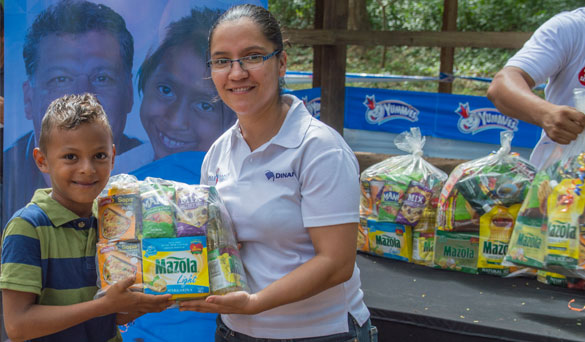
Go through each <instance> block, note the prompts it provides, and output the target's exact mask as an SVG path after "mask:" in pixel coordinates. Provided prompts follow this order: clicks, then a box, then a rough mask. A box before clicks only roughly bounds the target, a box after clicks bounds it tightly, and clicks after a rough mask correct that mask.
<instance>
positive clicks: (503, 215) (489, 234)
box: [477, 204, 519, 276]
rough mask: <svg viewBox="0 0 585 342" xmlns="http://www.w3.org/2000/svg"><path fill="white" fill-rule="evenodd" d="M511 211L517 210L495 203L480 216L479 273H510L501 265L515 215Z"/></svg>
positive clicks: (503, 274) (506, 251)
mask: <svg viewBox="0 0 585 342" xmlns="http://www.w3.org/2000/svg"><path fill="white" fill-rule="evenodd" d="M515 206H519V204H515ZM513 212H517V210H514V209H513V210H508V208H506V207H504V206H500V205H497V206H495V207H493V208H492V210H490V211H489V212H487V213H485V214H484V215H482V216H481V218H480V223H479V255H478V262H477V267H478V271H479V273H483V274H491V275H497V276H506V275H508V274H509V273H510V269H509V268H508V267H505V266H502V261H503V260H504V258H505V256H506V254H507V253H508V243H509V242H510V235H511V234H512V230H513V228H514V220H515V219H516V217H515V216H514V214H513Z"/></svg>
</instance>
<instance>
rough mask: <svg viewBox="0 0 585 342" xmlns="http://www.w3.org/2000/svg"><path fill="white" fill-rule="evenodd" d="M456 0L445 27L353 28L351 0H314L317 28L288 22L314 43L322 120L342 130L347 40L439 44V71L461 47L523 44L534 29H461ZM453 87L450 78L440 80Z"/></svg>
mask: <svg viewBox="0 0 585 342" xmlns="http://www.w3.org/2000/svg"><path fill="white" fill-rule="evenodd" d="M457 2H458V1H457V0H444V10H445V11H444V13H443V26H442V31H418V32H413V31H349V30H347V16H348V10H349V9H348V0H315V22H314V27H315V29H314V30H299V29H294V28H284V36H285V38H287V39H288V40H289V42H290V43H291V44H298V45H304V46H313V87H321V120H322V121H323V122H325V123H327V124H328V125H330V126H331V127H333V128H334V129H336V130H337V131H338V132H340V133H342V134H343V114H344V100H345V71H346V50H347V45H358V46H377V45H382V46H426V47H440V48H441V66H440V72H443V73H447V74H452V73H453V65H454V52H453V51H454V49H455V48H458V47H477V48H506V49H519V48H521V47H522V45H523V44H524V42H525V41H526V40H528V38H529V37H530V35H531V34H532V32H458V31H456V20H457ZM438 91H439V92H442V93H451V83H449V82H439V88H438Z"/></svg>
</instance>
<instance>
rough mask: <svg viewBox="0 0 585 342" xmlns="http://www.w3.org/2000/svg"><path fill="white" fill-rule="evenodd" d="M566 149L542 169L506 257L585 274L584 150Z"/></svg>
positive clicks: (565, 273)
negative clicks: (571, 150) (574, 151)
mask: <svg viewBox="0 0 585 342" xmlns="http://www.w3.org/2000/svg"><path fill="white" fill-rule="evenodd" d="M584 142H585V139H584ZM565 152H566V153H565V155H564V157H562V159H561V160H560V161H558V162H556V163H553V164H552V165H550V166H549V167H547V168H545V169H543V170H541V171H540V172H539V173H538V174H537V176H536V178H535V180H534V182H533V183H532V185H531V187H530V190H529V193H528V195H527V197H526V200H525V201H524V202H523V204H522V207H521V208H520V213H519V215H518V220H517V222H516V226H515V227H514V231H513V233H512V238H511V241H510V248H509V251H508V253H507V255H506V258H505V260H506V261H507V262H510V263H513V264H515V265H520V266H529V267H534V268H537V269H540V270H544V271H547V272H549V273H558V274H561V275H563V276H567V277H575V278H583V279H585V214H584V213H583V212H584V210H585V192H584V190H583V181H584V179H585V152H581V153H578V154H574V155H571V152H570V151H565Z"/></svg>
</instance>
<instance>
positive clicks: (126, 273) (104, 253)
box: [97, 241, 142, 291]
mask: <svg viewBox="0 0 585 342" xmlns="http://www.w3.org/2000/svg"><path fill="white" fill-rule="evenodd" d="M97 262H98V267H97V270H98V275H99V277H98V282H99V284H98V285H100V288H101V290H102V291H106V290H107V289H108V287H110V286H111V285H113V284H115V283H116V282H118V281H121V280H124V279H127V278H129V277H136V280H135V282H134V285H133V287H134V288H138V289H141V286H140V284H141V283H142V258H141V253H140V242H139V241H132V242H128V241H115V242H105V243H98V244H97Z"/></svg>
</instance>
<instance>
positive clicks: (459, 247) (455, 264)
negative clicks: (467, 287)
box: [433, 230, 479, 274]
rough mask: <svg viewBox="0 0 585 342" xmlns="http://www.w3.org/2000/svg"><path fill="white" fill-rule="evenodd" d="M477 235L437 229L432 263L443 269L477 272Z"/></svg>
mask: <svg viewBox="0 0 585 342" xmlns="http://www.w3.org/2000/svg"><path fill="white" fill-rule="evenodd" d="M478 251H479V237H478V236H477V234H474V233H453V232H446V231H442V230H437V231H436V234H435V253H434V257H433V263H434V264H435V265H436V266H438V267H440V268H443V269H446V270H452V271H460V272H465V273H471V274H477V273H478V270H477V255H478Z"/></svg>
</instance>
